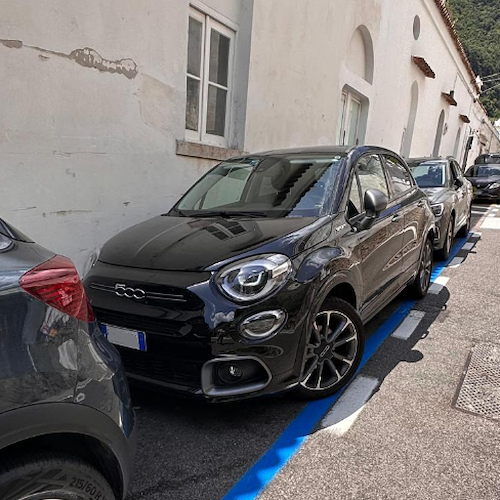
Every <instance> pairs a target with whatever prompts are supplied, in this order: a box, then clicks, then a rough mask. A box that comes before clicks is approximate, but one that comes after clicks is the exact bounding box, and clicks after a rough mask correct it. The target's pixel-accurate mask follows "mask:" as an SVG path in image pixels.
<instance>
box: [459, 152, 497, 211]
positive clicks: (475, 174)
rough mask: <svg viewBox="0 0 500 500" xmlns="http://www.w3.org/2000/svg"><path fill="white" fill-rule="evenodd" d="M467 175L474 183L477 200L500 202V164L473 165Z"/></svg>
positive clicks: (473, 187)
mask: <svg viewBox="0 0 500 500" xmlns="http://www.w3.org/2000/svg"><path fill="white" fill-rule="evenodd" d="M498 160H499V161H500V159H498ZM465 175H466V177H467V179H468V180H469V181H470V182H471V184H472V189H473V190H474V199H475V200H485V201H490V202H494V203H499V202H500V164H498V165H494V164H489V163H483V164H480V165H473V166H472V167H471V168H470V169H469V170H467V173H466V174H465Z"/></svg>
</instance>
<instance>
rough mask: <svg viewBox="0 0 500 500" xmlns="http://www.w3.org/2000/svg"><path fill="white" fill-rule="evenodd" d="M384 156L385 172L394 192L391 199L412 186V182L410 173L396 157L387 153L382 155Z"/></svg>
mask: <svg viewBox="0 0 500 500" xmlns="http://www.w3.org/2000/svg"><path fill="white" fill-rule="evenodd" d="M384 157H385V164H386V167H387V174H388V175H389V178H390V179H391V184H392V191H393V194H394V197H393V199H396V198H399V197H400V196H402V195H403V194H404V193H406V192H407V191H409V190H410V189H411V188H412V186H413V183H412V180H411V174H410V172H408V170H407V168H406V167H405V166H404V165H403V164H402V163H401V161H400V160H398V159H397V158H396V157H394V156H387V155H384Z"/></svg>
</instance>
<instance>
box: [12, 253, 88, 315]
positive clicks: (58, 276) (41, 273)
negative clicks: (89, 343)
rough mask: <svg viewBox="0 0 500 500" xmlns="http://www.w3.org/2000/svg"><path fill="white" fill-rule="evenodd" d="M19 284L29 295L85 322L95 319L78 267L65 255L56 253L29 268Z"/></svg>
mask: <svg viewBox="0 0 500 500" xmlns="http://www.w3.org/2000/svg"><path fill="white" fill-rule="evenodd" d="M19 284H20V285H21V286H22V287H23V289H24V290H26V291H27V292H28V293H29V294H30V295H33V297H36V298H37V299H39V300H41V301H42V302H44V303H45V304H48V305H49V306H52V307H54V308H55V309H58V310H59V311H62V312H64V313H66V314H67V315H69V316H71V317H73V318H77V319H79V320H82V321H85V322H86V323H91V322H92V321H94V320H95V316H94V312H93V311H92V308H91V307H90V303H89V300H88V298H87V294H86V293H85V289H84V288H83V284H82V282H81V280H80V276H78V271H77V270H76V268H75V266H74V264H73V262H71V261H70V260H69V259H67V258H66V257H62V256H61V255H56V256H55V257H54V258H52V259H50V260H48V261H47V262H44V263H43V264H40V265H39V266H37V267H35V268H33V269H31V271H28V272H27V273H26V274H24V275H23V276H22V278H21V279H20V280H19Z"/></svg>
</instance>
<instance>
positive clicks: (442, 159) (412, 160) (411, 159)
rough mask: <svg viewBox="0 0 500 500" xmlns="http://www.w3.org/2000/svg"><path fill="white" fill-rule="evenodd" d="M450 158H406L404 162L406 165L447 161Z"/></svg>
mask: <svg viewBox="0 0 500 500" xmlns="http://www.w3.org/2000/svg"><path fill="white" fill-rule="evenodd" d="M449 160H450V158H443V157H441V156H421V157H418V158H407V159H406V161H407V162H408V163H417V162H424V161H449Z"/></svg>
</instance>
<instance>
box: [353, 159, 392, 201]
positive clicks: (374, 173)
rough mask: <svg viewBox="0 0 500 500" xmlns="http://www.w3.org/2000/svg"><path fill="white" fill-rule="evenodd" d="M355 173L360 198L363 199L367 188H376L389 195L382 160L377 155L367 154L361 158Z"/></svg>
mask: <svg viewBox="0 0 500 500" xmlns="http://www.w3.org/2000/svg"><path fill="white" fill-rule="evenodd" d="M356 173H357V175H358V179H359V184H360V186H361V200H363V199H364V196H365V193H366V191H368V189H378V190H379V191H382V193H384V194H385V195H386V196H389V189H388V187H387V180H386V178H385V173H384V169H383V167H382V161H381V160H380V157H379V156H378V155H368V156H364V157H363V158H361V160H359V162H358V165H357V168H356Z"/></svg>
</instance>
